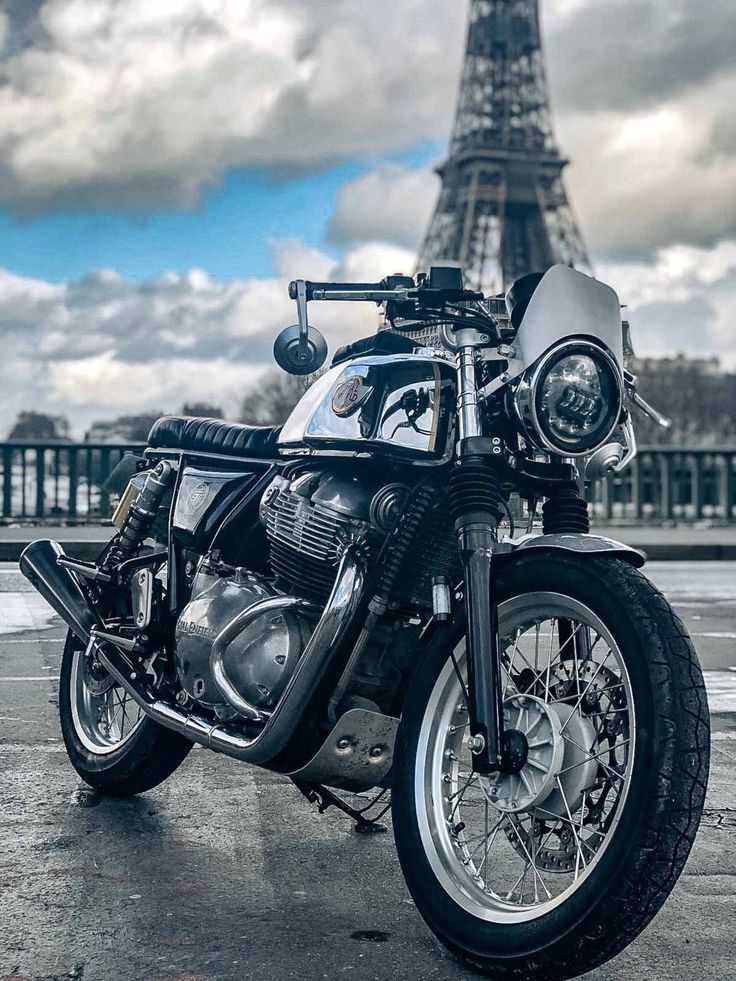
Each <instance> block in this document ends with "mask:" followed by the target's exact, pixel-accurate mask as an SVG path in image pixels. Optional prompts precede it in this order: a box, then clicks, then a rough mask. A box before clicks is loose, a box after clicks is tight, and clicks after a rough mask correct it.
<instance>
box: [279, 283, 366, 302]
mask: <svg viewBox="0 0 736 981" xmlns="http://www.w3.org/2000/svg"><path fill="white" fill-rule="evenodd" d="M306 287H307V299H308V300H311V299H312V296H313V294H314V291H315V290H336V291H337V290H339V291H340V292H343V293H348V292H351V291H352V290H354V291H355V292H356V293H361V292H366V291H367V290H380V289H382V288H383V284H382V283H310V282H309V281H307V283H306ZM289 296H290V297H291V299H292V300H295V299H296V282H292V283H289Z"/></svg>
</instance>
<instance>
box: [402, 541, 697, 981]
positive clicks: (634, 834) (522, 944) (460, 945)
mask: <svg viewBox="0 0 736 981" xmlns="http://www.w3.org/2000/svg"><path fill="white" fill-rule="evenodd" d="M498 588H499V597H500V603H499V623H500V633H501V650H502V651H503V652H504V656H503V661H504V680H505V684H506V696H505V700H504V705H505V713H506V715H507V717H508V724H509V725H512V726H514V727H516V728H520V729H522V731H524V730H526V731H527V732H528V740H529V746H530V751H529V760H528V762H527V764H526V765H525V767H524V770H522V773H521V774H519V776H518V777H516V778H514V777H499V778H494V779H492V780H481V779H479V778H478V777H477V776H473V775H472V765H471V762H470V761H471V757H470V753H469V752H468V750H467V747H466V736H467V715H466V713H467V708H466V705H465V703H464V690H463V682H462V681H461V678H463V679H464V637H463V628H462V624H461V623H458V624H456V625H454V626H453V627H452V628H450V629H449V630H448V631H447V632H446V634H445V636H442V637H438V638H437V639H436V640H435V642H434V643H433V644H432V645H431V646H430V648H429V649H428V650H427V652H426V654H425V656H424V659H423V661H422V662H421V664H420V666H419V668H418V670H417V671H416V673H415V676H414V678H413V680H412V683H411V685H410V688H409V691H408V693H407V698H406V702H405V706H404V711H403V714H402V721H401V725H400V728H399V733H398V738H397V746H396V754H395V759H394V788H393V789H394V796H393V800H394V803H393V812H394V830H395V837H396V845H397V850H398V855H399V860H400V863H401V867H402V870H403V873H404V877H405V879H406V882H407V885H408V887H409V890H410V892H411V894H412V896H413V898H414V901H415V903H416V904H417V906H418V908H419V910H420V912H421V914H422V916H423V917H424V919H425V920H426V922H427V924H428V925H429V927H430V928H431V929H432V931H433V932H434V933H435V934H436V935H437V937H438V938H439V939H440V940H441V941H442V943H443V944H444V945H445V946H446V947H448V949H449V950H451V951H452V952H453V953H454V954H456V955H457V956H459V957H460V958H462V959H463V960H464V961H466V962H467V963H469V964H471V965H472V966H473V967H475V968H476V969H479V970H481V971H482V972H484V973H487V974H489V975H492V976H493V977H497V978H534V979H538V981H542V979H545V978H547V979H550V981H551V979H555V981H561V979H565V978H572V977H576V976H577V975H579V974H582V973H584V972H586V971H590V970H592V969H593V968H594V967H596V966H598V965H600V964H602V963H604V962H605V961H607V960H608V959H610V958H611V957H613V956H615V955H616V954H617V953H619V952H620V951H621V950H622V949H623V948H624V947H626V946H627V945H628V944H629V943H630V942H631V941H632V940H633V939H634V938H635V937H636V936H637V935H638V934H639V933H640V932H641V931H642V930H643V929H644V927H645V926H646V925H647V924H648V923H649V921H650V920H651V919H652V918H653V916H654V915H655V914H656V912H657V911H658V910H659V908H660V907H661V905H662V904H663V902H664V901H665V899H666V898H667V896H668V895H669V893H670V891H671V890H672V888H673V886H674V884H675V882H676V881H677V879H678V877H679V875H680V872H681V871H682V868H683V866H684V865H685V861H686V859H687V857H688V854H689V852H690V848H691V846H692V843H693V841H694V838H695V834H696V832H697V828H698V824H699V821H700V815H701V812H702V808H703V803H704V799H705V790H706V782H707V775H708V765H709V740H710V729H709V715H708V707H707V702H706V696H705V688H704V685H703V678H702V674H701V671H700V667H699V665H698V662H697V657H696V655H695V651H694V650H693V647H692V644H691V643H690V639H689V637H688V635H687V632H686V630H685V627H684V626H683V624H682V622H681V621H680V620H679V618H678V617H677V616H676V615H675V614H674V612H673V611H672V609H671V608H670V606H669V604H668V603H667V601H666V600H665V599H664V597H663V596H662V595H661V593H659V592H658V591H657V590H656V589H655V588H654V587H653V586H652V584H651V583H650V582H649V581H648V580H647V579H645V577H644V576H643V575H641V574H640V573H639V572H637V571H636V570H634V569H633V568H631V567H630V566H628V565H627V564H625V563H623V562H621V561H619V560H616V559H607V558H581V557H578V556H576V555H574V554H570V555H566V556H545V557H542V558H536V557H531V556H530V557H523V558H519V559H518V560H516V561H515V562H514V563H513V564H512V565H511V566H509V567H508V568H507V569H506V570H505V571H504V572H503V573H502V574H501V576H500V579H499V583H498ZM451 652H453V653H454V658H455V662H456V663H455V664H453V660H452V658H451V657H450V654H451Z"/></svg>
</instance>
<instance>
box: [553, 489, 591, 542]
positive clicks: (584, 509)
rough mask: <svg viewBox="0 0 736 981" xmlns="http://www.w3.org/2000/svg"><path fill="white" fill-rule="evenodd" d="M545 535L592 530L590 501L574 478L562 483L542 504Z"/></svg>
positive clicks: (575, 533) (579, 532) (582, 532)
mask: <svg viewBox="0 0 736 981" xmlns="http://www.w3.org/2000/svg"><path fill="white" fill-rule="evenodd" d="M542 531H543V533H544V534H545V535H587V534H588V533H589V532H590V517H589V516H588V502H587V501H585V500H584V499H583V498H582V497H581V496H580V489H579V488H578V485H577V483H576V482H575V481H574V480H571V481H570V482H569V483H564V484H560V485H559V486H557V487H555V488H554V490H553V491H552V492H551V494H550V496H549V498H548V499H547V500H546V501H545V503H544V505H543V506H542Z"/></svg>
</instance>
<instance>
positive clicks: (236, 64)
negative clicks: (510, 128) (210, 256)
mask: <svg viewBox="0 0 736 981" xmlns="http://www.w3.org/2000/svg"><path fill="white" fill-rule="evenodd" d="M32 7H33V10H32V12H31V13H30V14H29V11H27V10H26V11H24V10H23V5H22V4H19V3H17V2H14V3H13V4H11V5H10V7H9V14H8V25H7V33H8V38H9V40H8V44H7V46H6V55H5V58H4V60H3V62H2V65H1V66H0V160H2V166H1V168H0V188H2V192H0V195H1V200H2V202H3V203H4V204H6V205H7V206H8V207H10V208H12V209H13V210H15V211H16V213H19V214H35V213H39V212H43V211H46V210H52V209H56V208H62V207H67V206H73V205H85V206H103V207H114V208H117V209H146V208H149V207H155V208H157V209H161V208H166V207H187V206H191V205H192V204H194V203H195V202H196V201H197V200H198V198H199V196H200V194H201V192H202V190H203V189H204V188H206V187H208V186H211V185H213V184H216V183H217V182H218V181H219V179H220V178H221V176H222V174H223V173H224V172H225V171H226V170H228V169H230V168H234V167H262V168H267V169H269V170H271V171H272V172H277V173H282V174H284V173H288V172H293V171H295V170H299V169H309V168H314V167H322V166H325V165H329V164H331V163H334V162H335V161H339V160H342V159H345V158H346V157H350V156H353V155H365V154H366V153H372V154H376V155H379V154H381V153H384V152H387V151H394V150H399V149H404V148H408V147H410V146H412V145H413V144H414V143H415V142H416V140H417V139H423V138H426V137H427V136H440V137H442V136H444V134H445V131H446V128H447V121H448V118H449V115H450V112H451V108H452V103H453V101H454V90H455V82H456V79H457V75H458V70H459V63H460V54H461V49H462V36H463V30H464V23H463V18H462V17H459V16H458V12H457V4H456V0H403V2H402V3H400V4H396V3H394V2H393V0H373V2H372V3H370V4H364V3H355V2H354V0H248V2H245V0H243V2H239V3H227V4H224V3H219V2H215V0H176V2H173V0H166V2H163V0H162V2H156V3H150V2H149V0H126V3H119V2H116V0H46V2H45V3H43V4H41V5H40V6H37V5H32ZM387 24H390V30H387V29H385V25H387ZM397 39H403V40H402V42H401V45H400V49H399V48H398V47H397Z"/></svg>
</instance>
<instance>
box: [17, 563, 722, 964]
mask: <svg viewBox="0 0 736 981" xmlns="http://www.w3.org/2000/svg"><path fill="white" fill-rule="evenodd" d="M649 573H650V575H651V576H652V578H653V579H654V580H655V581H656V582H657V584H658V585H659V586H660V587H661V588H663V589H665V591H666V592H667V593H668V594H669V596H670V598H671V600H672V601H673V602H674V603H675V605H676V606H677V607H678V609H679V610H680V612H681V614H682V615H683V616H684V619H685V620H686V622H687V625H688V628H689V629H690V631H691V633H692V635H693V638H694V641H695V644H696V647H697V648H698V650H699V653H700V655H701V658H702V661H703V665H704V668H705V669H706V678H707V683H708V691H709V698H710V701H711V708H712V710H713V712H714V726H713V728H714V738H715V742H714V759H713V772H712V777H711V788H710V793H709V799H708V810H707V813H706V816H705V818H704V821H703V826H702V829H701V833H700V836H699V838H698V841H697V843H696V846H695V849H694V852H693V855H692V857H691V859H690V862H689V864H688V867H687V869H686V871H685V874H684V875H683V877H682V879H681V881H680V884H679V885H678V887H677V889H676V891H675V893H674V895H673V896H672V897H671V899H670V901H669V902H668V904H667V905H666V907H665V909H664V910H663V911H662V912H661V913H660V914H659V916H658V917H657V919H656V920H655V921H654V923H653V924H652V925H651V926H650V928H649V929H648V930H647V931H646V933H645V934H644V935H643V936H642V937H641V938H640V939H639V940H638V941H637V942H636V943H634V944H633V945H632V946H631V947H630V948H629V949H628V950H627V951H626V952H625V953H624V954H623V955H621V956H620V957H619V958H618V959H617V960H616V961H615V962H613V963H612V964H609V965H607V966H606V967H605V968H602V969H601V970H599V971H596V972H593V973H592V974H590V975H588V977H590V978H595V979H597V981H613V979H627V981H630V979H643V978H647V979H662V981H664V979H673V981H674V979H677V981H680V979H683V978H700V977H710V978H716V979H721V978H723V979H732V978H733V977H734V976H736V966H735V965H734V958H735V957H736V944H735V943H734V939H733V923H734V914H735V913H736V909H735V907H736V889H735V888H734V886H735V885H736V766H735V765H734V764H735V763H736V563H729V562H719V563H706V562H699V563H675V562H670V563H666V564H665V563H661V564H658V563H652V564H651V565H650V566H649ZM63 634H64V631H63V629H62V627H61V624H60V622H59V621H58V620H57V619H56V618H55V617H54V616H53V615H52V614H51V613H50V611H49V610H48V608H46V607H45V606H44V604H43V602H42V601H41V600H40V599H38V598H37V597H36V596H35V594H33V593H32V592H30V591H29V588H28V587H27V584H26V583H25V581H24V580H23V579H22V577H20V575H19V574H18V573H17V572H16V571H15V570H14V569H13V567H11V566H0V842H1V843H2V851H1V852H0V979H7V978H14V979H19V978H26V979H34V981H36V979H38V981H41V979H45V981H51V979H59V981H61V979H82V978H84V979H85V981H109V979H113V981H117V979H120V981H138V979H140V981H144V979H147V981H158V979H167V981H214V979H241V978H242V979H250V978H254V979H255V978H258V979H261V981H270V979H274V981H276V979H282V978H284V979H286V978H300V979H304V981H313V979H314V981H316V979H322V978H328V979H333V978H336V979H337V978H343V977H344V978H351V979H359V981H369V979H405V978H406V979H408V978H412V979H414V978H416V979H425V978H426V979H435V978H436V979H448V981H451V979H459V978H471V977H473V976H474V975H472V974H471V973H469V972H468V971H466V970H465V969H463V968H462V967H461V966H460V965H458V964H457V963H456V962H455V961H454V960H453V959H452V958H451V957H450V956H449V955H448V954H446V953H445V952H444V950H443V949H442V948H441V947H440V946H439V944H438V943H436V941H435V940H434V939H433V938H432V937H431V935H430V934H429V932H428V931H427V930H426V928H425V927H424V925H423V923H422V921H421V919H420V917H419V915H418V914H417V912H416V910H415V909H414V907H413V905H412V903H411V901H410V899H409V896H408V893H407V891H406V889H405V887H404V885H403V882H402V879H401V875H400V872H399V870H398V866H397V862H396V858H395V853H394V850H393V841H392V836H391V834H390V833H389V834H386V835H380V836H374V837H367V838H366V837H362V836H357V835H355V834H354V833H353V832H352V831H351V828H350V823H349V822H348V821H347V819H344V818H342V817H340V816H339V815H336V814H334V813H332V812H330V813H328V814H327V815H324V816H322V817H320V816H319V815H317V814H316V813H315V812H314V811H313V810H312V808H311V807H310V805H309V804H308V803H307V802H306V801H305V800H304V799H303V798H301V796H300V795H299V794H298V793H297V792H296V790H295V789H294V788H292V787H291V786H290V785H289V784H288V782H286V781H284V780H283V779H281V778H279V777H275V776H272V775H270V774H267V773H261V772H259V771H256V770H252V769H248V768H246V767H244V766H242V765H239V764H237V763H236V762H234V761H230V760H228V759H225V758H222V757H217V756H215V755H213V754H211V753H209V752H207V751H206V750H203V749H198V748H195V749H194V750H193V751H192V753H191V754H190V756H189V757H188V759H187V760H186V762H185V763H184V764H183V765H182V766H181V767H180V769H179V770H178V771H177V772H176V773H175V774H174V776H173V777H171V778H170V779H169V780H168V781H167V782H166V783H165V784H164V785H162V786H161V787H159V788H157V789H156V790H154V791H151V792H150V793H148V794H145V795H142V796H140V797H138V798H133V799H127V800H121V799H111V798H101V797H99V796H97V795H96V794H95V793H93V792H92V791H90V790H89V789H85V788H84V786H83V785H80V784H79V781H78V779H77V777H76V774H75V773H74V771H73V770H72V768H71V766H70V765H69V763H68V761H67V759H66V755H65V753H64V749H63V746H62V744H61V741H60V733H59V730H58V722H57V716H56V712H57V709H56V704H57V699H58V672H59V661H60V654H61V645H62V639H63Z"/></svg>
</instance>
